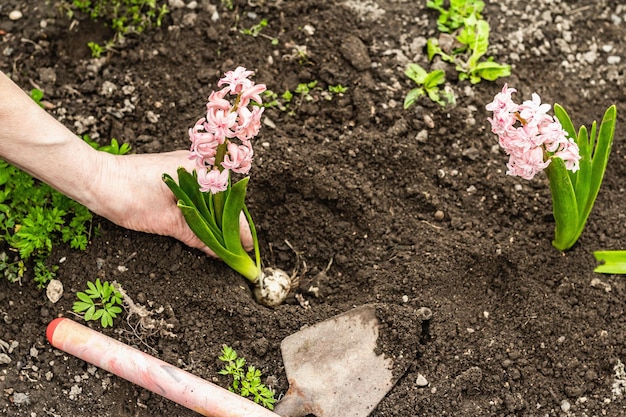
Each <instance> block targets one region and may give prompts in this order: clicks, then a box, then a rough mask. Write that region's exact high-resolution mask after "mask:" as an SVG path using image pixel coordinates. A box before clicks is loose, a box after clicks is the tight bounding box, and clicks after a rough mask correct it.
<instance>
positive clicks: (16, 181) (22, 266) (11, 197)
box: [0, 135, 130, 288]
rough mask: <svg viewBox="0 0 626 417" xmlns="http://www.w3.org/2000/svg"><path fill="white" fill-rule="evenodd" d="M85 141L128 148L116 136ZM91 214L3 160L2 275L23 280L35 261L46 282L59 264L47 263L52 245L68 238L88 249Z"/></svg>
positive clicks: (114, 149) (38, 277)
mask: <svg viewBox="0 0 626 417" xmlns="http://www.w3.org/2000/svg"><path fill="white" fill-rule="evenodd" d="M83 140H85V141H86V142H87V143H89V144H90V145H91V146H92V147H94V148H95V149H97V150H99V151H104V152H108V153H111V154H115V155H123V154H125V153H127V152H128V151H129V150H130V146H129V145H128V144H126V143H124V144H121V145H120V144H119V143H118V142H117V141H116V140H115V139H112V140H111V143H110V144H109V145H104V146H99V145H98V144H97V143H96V142H94V141H92V140H90V139H89V136H87V135H85V136H83ZM92 218H93V216H92V214H91V212H90V211H89V210H88V209H87V208H86V207H84V206H83V205H81V204H79V203H77V202H76V201H74V200H72V199H70V198H68V197H66V196H64V195H63V194H61V193H59V192H58V191H56V190H55V189H53V188H51V187H50V186H48V185H47V184H45V183H42V182H40V181H38V180H36V179H34V178H33V177H32V176H30V175H29V174H27V173H26V172H24V171H22V170H20V169H18V168H17V167H15V166H13V165H11V164H9V163H8V162H6V161H3V160H0V274H2V275H3V276H4V277H5V278H6V279H8V280H9V281H10V282H16V281H20V280H21V279H22V277H23V276H24V274H25V273H26V271H27V270H28V267H27V266H28V265H29V264H30V263H31V262H32V271H33V275H34V276H33V279H34V281H35V282H36V283H37V286H38V287H39V288H42V287H44V286H45V284H46V283H47V282H48V281H50V280H51V279H52V278H54V276H55V273H56V271H57V269H58V266H57V265H51V266H48V265H47V263H46V260H47V259H48V257H49V256H50V253H51V252H52V248H53V247H54V246H55V245H57V244H63V243H68V244H69V245H70V247H71V248H72V249H80V250H84V249H85V248H86V247H87V243H88V242H89V239H90V237H91V233H92Z"/></svg>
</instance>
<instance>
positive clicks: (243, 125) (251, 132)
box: [235, 107, 265, 141]
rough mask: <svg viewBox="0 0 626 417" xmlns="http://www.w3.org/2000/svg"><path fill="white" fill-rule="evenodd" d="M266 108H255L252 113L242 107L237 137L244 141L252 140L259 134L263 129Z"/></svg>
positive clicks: (236, 131) (236, 129)
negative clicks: (262, 119)
mask: <svg viewBox="0 0 626 417" xmlns="http://www.w3.org/2000/svg"><path fill="white" fill-rule="evenodd" d="M264 110H265V107H254V108H253V109H252V111H250V110H249V109H248V108H247V107H240V108H239V111H238V115H239V118H238V119H237V120H238V123H239V124H238V126H237V127H235V136H236V137H237V138H238V139H240V140H242V141H246V140H250V139H252V138H253V137H255V136H256V135H258V134H259V130H260V129H261V116H262V115H263V111H264Z"/></svg>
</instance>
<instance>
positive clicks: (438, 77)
mask: <svg viewBox="0 0 626 417" xmlns="http://www.w3.org/2000/svg"><path fill="white" fill-rule="evenodd" d="M405 75H406V76H407V77H409V78H410V79H411V80H413V81H414V82H415V84H417V87H415V88H413V89H412V90H411V91H409V93H408V94H407V95H406V97H405V98H404V108H405V109H408V108H409V107H411V106H412V105H413V104H415V102H416V101H417V100H418V99H419V98H420V97H422V96H425V95H426V96H428V98H430V99H431V100H432V101H434V102H435V103H438V104H439V105H441V106H442V107H444V106H446V105H447V104H454V103H455V101H456V100H455V98H454V93H452V92H451V91H446V90H440V88H439V86H441V85H443V84H444V83H445V82H446V74H445V72H444V71H443V70H434V71H431V72H426V70H425V69H424V68H422V67H421V66H419V65H417V64H409V66H408V67H407V69H406V71H405Z"/></svg>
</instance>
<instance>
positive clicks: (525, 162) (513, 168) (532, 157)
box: [507, 147, 550, 180]
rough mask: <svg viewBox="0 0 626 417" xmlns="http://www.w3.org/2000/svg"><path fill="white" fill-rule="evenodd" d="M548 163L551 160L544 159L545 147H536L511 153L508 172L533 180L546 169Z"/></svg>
mask: <svg viewBox="0 0 626 417" xmlns="http://www.w3.org/2000/svg"><path fill="white" fill-rule="evenodd" d="M548 165H550V160H549V159H548V160H547V161H544V160H543V149H541V148H539V147H536V148H533V149H531V150H530V151H527V152H520V153H513V154H511V156H510V158H509V163H508V164H507V168H508V169H509V170H508V171H507V174H508V175H516V176H518V177H522V178H524V179H525V180H532V179H533V177H534V176H535V174H537V173H538V172H540V171H543V170H544V169H546V168H547V167H548Z"/></svg>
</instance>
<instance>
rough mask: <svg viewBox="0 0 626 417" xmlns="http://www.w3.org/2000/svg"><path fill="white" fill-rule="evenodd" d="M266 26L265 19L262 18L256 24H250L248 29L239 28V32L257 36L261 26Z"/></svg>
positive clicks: (261, 28)
mask: <svg viewBox="0 0 626 417" xmlns="http://www.w3.org/2000/svg"><path fill="white" fill-rule="evenodd" d="M266 26H267V19H263V20H261V21H260V22H259V23H257V24H256V25H253V26H251V27H250V29H241V30H240V32H241V33H242V34H243V35H249V36H252V37H254V38H256V37H257V36H259V34H260V33H261V31H262V30H263V28H265V27H266Z"/></svg>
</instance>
